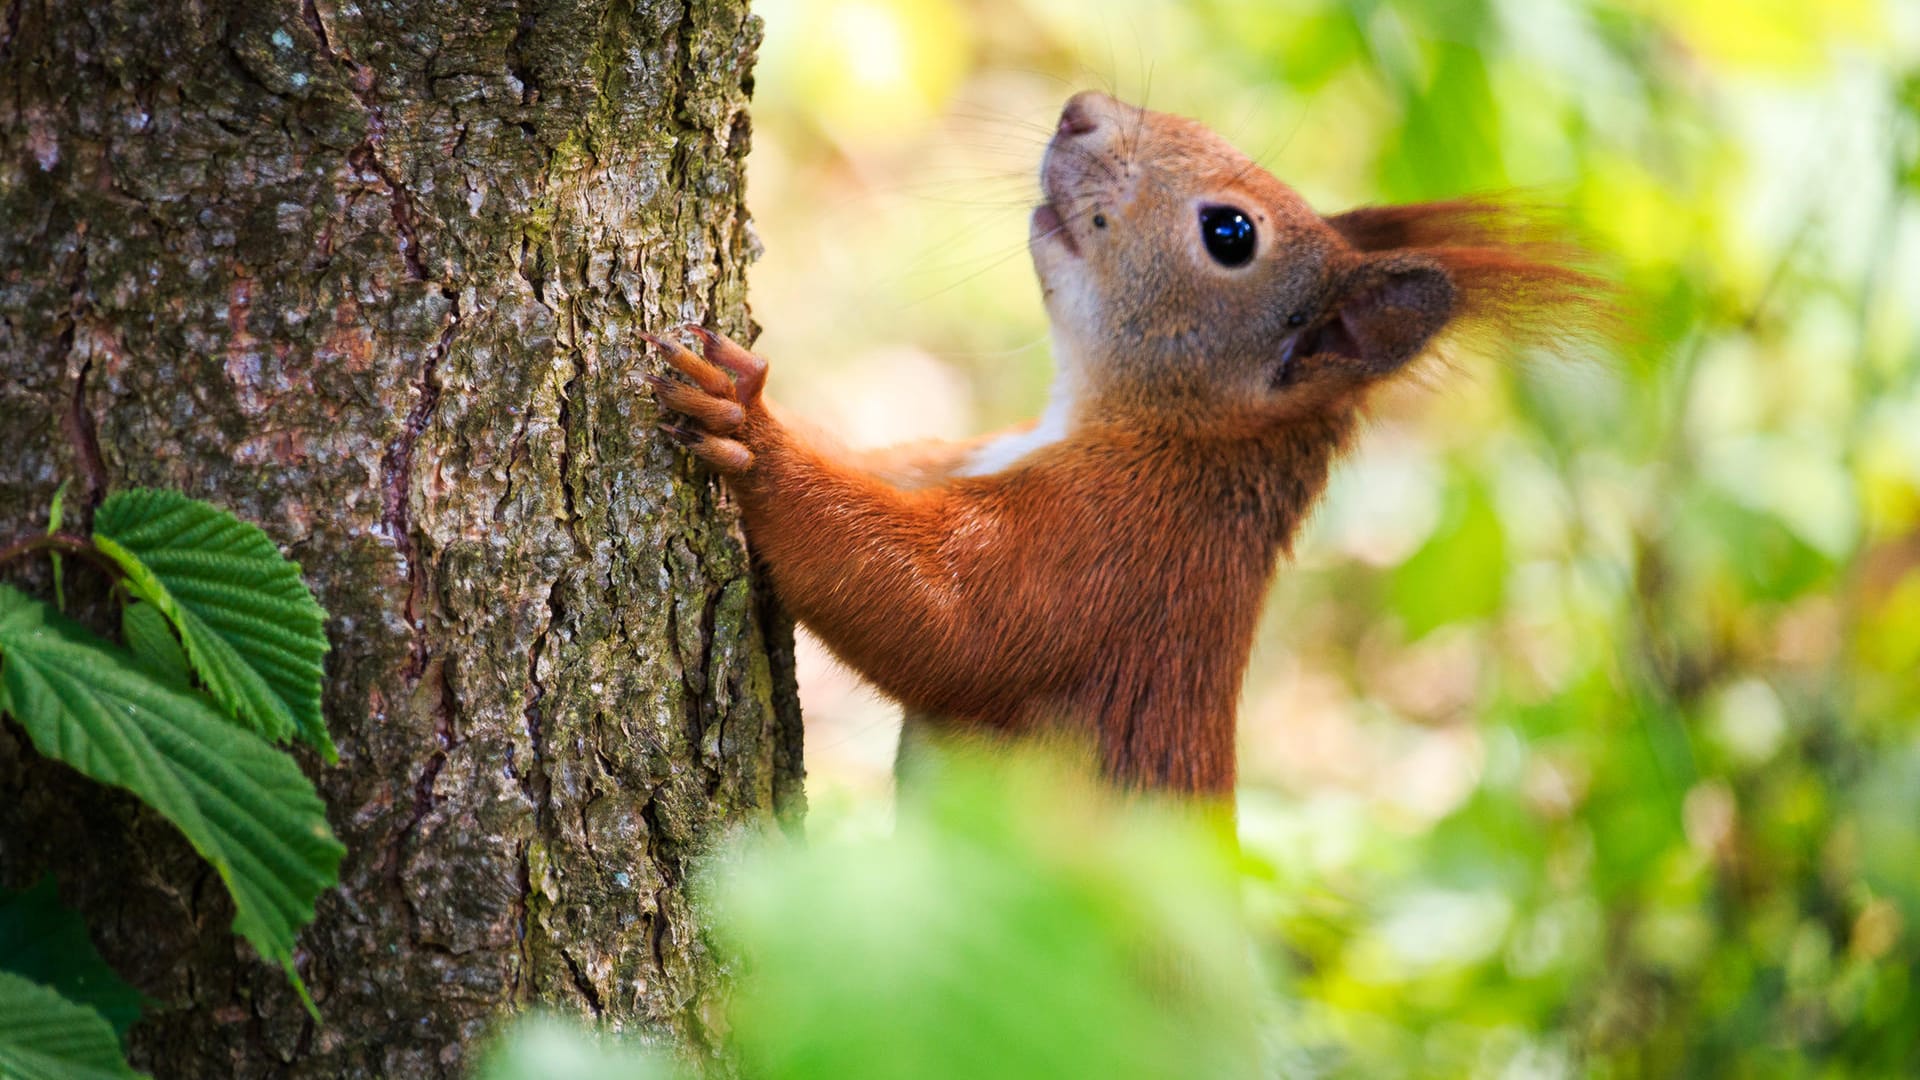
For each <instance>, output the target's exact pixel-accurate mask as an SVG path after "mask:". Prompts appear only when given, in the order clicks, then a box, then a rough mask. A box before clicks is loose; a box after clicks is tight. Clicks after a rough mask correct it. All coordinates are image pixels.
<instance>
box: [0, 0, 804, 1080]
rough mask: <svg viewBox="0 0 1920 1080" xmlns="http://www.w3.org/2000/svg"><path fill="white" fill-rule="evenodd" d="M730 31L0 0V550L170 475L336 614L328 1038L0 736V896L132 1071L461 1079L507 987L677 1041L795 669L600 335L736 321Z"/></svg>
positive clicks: (217, 923)
mask: <svg viewBox="0 0 1920 1080" xmlns="http://www.w3.org/2000/svg"><path fill="white" fill-rule="evenodd" d="M758 35H759V24H758V22H757V21H756V20H754V19H753V18H752V17H751V16H749V15H748V13H747V10H746V6H745V3H744V0H687V2H686V3H682V2H679V0H637V2H636V0H475V2H461V3H448V2H444V0H304V3H302V2H300V0H171V2H159V0H84V2H75V0H0V376H4V377H3V378H0V432H4V435H5V444H6V452H5V454H4V455H0V533H4V534H7V535H13V534H17V533H20V532H23V531H25V530H27V529H29V528H32V527H35V526H38V525H39V524H40V523H41V522H43V521H44V516H43V515H44V512H45V507H46V505H47V503H48V500H49V499H50V497H51V496H52V494H53V490H54V488H55V486H56V485H57V484H58V483H59V482H60V480H61V479H62V478H65V477H71V478H73V479H74V481H75V484H74V488H73V490H72V492H71V494H70V496H69V500H68V502H69V505H70V507H74V508H75V509H76V510H77V511H78V515H77V516H78V517H79V519H80V520H79V524H80V525H82V526H84V524H85V518H86V513H85V512H86V511H87V510H88V509H90V508H91V507H92V506H93V505H97V503H98V501H99V499H100V497H101V496H102V494H103V493H104V492H105V490H106V489H108V488H110V487H122V486H133V485H151V486H163V487H171V488H177V489H180V490H183V491H185V492H186V493H188V494H190V495H193V496H195V497H198V498H203V499H207V500H209V501H212V502H214V503H217V504H219V505H221V506H225V507H227V508H229V509H231V510H233V511H234V512H235V513H237V514H239V515H240V516H241V517H243V518H245V519H248V520H251V521H254V522H257V523H258V524H260V525H261V526H262V527H263V528H265V529H266V531H267V532H268V534H269V535H271V536H273V537H274V538H275V539H276V540H277V541H278V542H279V543H280V544H281V545H282V546H283V548H284V549H285V550H286V551H287V552H288V553H289V554H290V555H292V556H293V557H294V558H296V559H298V560H299V561H300V562H301V563H302V564H303V566H304V568H305V574H306V578H307V580H308V582H309V583H310V584H311V585H312V586H313V587H314V589H315V591H316V592H317V593H318V595H319V597H320V601H321V603H322V604H323V605H325V606H326V608H327V609H328V611H329V612H331V615H332V617H331V619H330V620H329V622H328V627H327V629H328V633H329V636H330V637H331V638H332V641H333V646H334V651H333V653H332V655H331V656H330V657H329V662H328V665H327V688H326V710H327V715H328V718H329V721H330V726H331V729H332V732H333V735H334V738H335V739H336V740H337V741H338V742H339V745H340V750H341V762H340V764H339V765H338V766H337V767H333V768H324V767H321V766H320V765H319V764H318V762H317V761H316V760H315V759H313V758H312V757H311V756H307V757H305V758H303V760H304V761H305V762H306V764H307V765H308V766H309V773H310V774H311V775H313V776H314V777H315V779H316V782H317V783H318V784H319V786H320V789H321V792H322V794H323V795H324V796H325V797H326V799H327V801H328V804H329V806H330V808H331V809H330V817H331V819H332V822H333V826H334V829H335V831H336V832H337V833H338V834H339V835H340V838H341V839H342V840H343V841H344V842H345V843H346V845H347V848H348V852H349V854H348V857H347V862H346V864H345V866H344V867H343V870H342V878H343V880H342V884H341V886H340V888H338V889H337V890H334V891H333V892H331V893H329V894H327V895H326V896H324V897H323V898H322V900H321V903H320V908H319V917H318V920H317V921H316V922H315V923H314V925H312V926H311V927H309V928H308V929H307V930H306V931H305V933H304V934H303V935H302V937H301V963H300V968H301V971H302V973H303V975H304V977H305V979H306V982H307V985H308V986H309V987H310V988H311V990H312V992H313V996H314V998H315V1000H316V1002H317V1003H318V1005H319V1007H320V1010H321V1012H322V1013H323V1014H324V1016H325V1022H324V1023H322V1024H319V1025H315V1024H313V1023H311V1022H310V1021H309V1020H308V1018H307V1016H306V1014H305V1012H304V1011H303V1010H302V1009H301V1007H300V1005H299V1004H298V1002H297V1001H296V1000H295V998H294V996H293V994H292V993H291V992H290V991H289V989H288V987H287V985H286V981H285V979H284V978H283V976H282V975H281V973H280V972H279V971H278V970H277V969H275V968H273V967H270V966H267V965H265V964H262V963H260V962H259V961H258V960H257V959H256V958H255V957H254V956H253V955H252V954H251V952H250V951H249V950H248V949H247V948H246V946H244V945H243V944H241V943H240V942H239V941H238V940H237V939H236V938H234V937H233V936H232V934H231V932H230V929H229V927H230V922H231V917H232V909H231V907H230V905H229V904H228V902H227V900H226V897H225V894H224V892H223V890H222V889H221V888H220V887H219V883H218V879H217V878H216V877H215V876H214V874H213V873H212V871H211V869H210V868H209V867H207V866H206V865H205V864H204V863H202V862H200V861H199V860H198V859H197V858H196V857H195V856H194V855H193V853H192V852H191V850H190V849H188V848H187V846H186V844H185V843H184V842H183V841H181V840H180V839H179V838H178V837H177V836H175V835H174V834H173V833H172V832H171V831H170V830H169V829H168V828H167V826H166V825H165V824H164V823H163V822H161V821H160V820H159V819H158V818H156V817H154V816H153V815H151V814H147V813H144V812H142V811H140V810H139V808H138V807H137V806H135V805H134V804H132V803H131V802H130V800H128V799H126V798H124V797H120V796H117V795H115V794H113V793H108V792H103V791H100V790H98V789H95V788H93V787H91V786H90V785H89V784H87V783H86V782H84V781H82V780H80V779H79V778H78V777H77V776H76V775H75V774H72V773H70V772H68V771H67V770H65V769H64V768H62V767H60V766H56V765H53V764H51V763H49V762H47V761H44V760H42V759H39V758H37V757H36V756H35V755H34V754H33V752H32V750H31V749H30V747H29V746H28V745H27V743H26V740H25V738H24V736H23V735H22V733H21V732H20V731H19V729H18V728H15V727H12V726H11V725H9V726H6V727H5V728H0V878H3V879H4V884H6V885H9V886H15V887H18V886H21V885H23V884H25V883H27V882H28V881H30V880H31V879H33V878H34V877H35V876H37V875H38V874H39V873H40V872H42V871H43V870H45V869H48V868H51V869H54V870H55V871H56V872H57V873H58V875H59V877H60V883H61V889H62V894H63V896H64V898H65V899H66V900H67V901H68V902H69V903H70V904H73V905H74V906H77V907H79V908H80V909H81V910H82V911H83V912H85V913H86V914H87V915H88V917H89V919H90V921H91V923H92V925H93V927H94V932H95V936H96V938H97V939H98V940H99V942H100V944H101V946H102V948H103V950H104V951H106V952H107V954H108V956H109V959H111V960H113V961H114V962H115V963H116V964H117V966H119V967H120V969H121V970H122V971H123V972H124V973H126V974H127V975H128V976H129V977H130V979H131V980H132V981H133V982H134V983H135V984H136V985H138V986H139V987H140V988H141V989H143V990H144V991H146V992H147V993H148V994H150V995H151V996H153V997H154V998H155V999H156V1000H157V1004H156V1005H155V1006H154V1008H153V1009H152V1010H150V1012H149V1015H148V1017H147V1019H145V1020H144V1021H143V1022H142V1023H141V1024H140V1025H139V1026H138V1027H137V1028H136V1029H135V1030H134V1033H133V1035H132V1054H133V1057H134V1060H135V1061H136V1063H137V1064H140V1065H142V1066H143V1067H145V1068H148V1069H151V1070H152V1071H154V1072H155V1073H156V1074H158V1075H161V1076H192V1077H201V1076H226V1075H241V1076H255V1075H314V1076H329V1077H331V1076H396V1077H404V1076H437V1075H450V1074H458V1073H461V1072H463V1071H464V1070H465V1068H466V1067H467V1066H468V1065H470V1064H471V1056H472V1053H473V1051H474V1050H475V1048H476V1046H477V1044H478V1041H479V1038H480V1036H481V1035H482V1033H483V1032H484V1030H485V1029H486V1028H487V1027H488V1026H489V1024H490V1022H491V1021H492V1020H493V1019H494V1018H496V1017H497V1016H498V1015H499V1014H500V1012H501V1011H502V1010H504V1009H507V1008H509V1007H511V1006H516V1005H524V1004H527V1003H530V1002H546V1003H551V1004H557V1005H560V1006H563V1007H573V1008H578V1009H580V1010H582V1011H588V1012H591V1013H593V1014H596V1015H599V1016H602V1017H604V1018H606V1019H608V1020H609V1021H612V1022H614V1023H615V1024H616V1025H617V1026H624V1027H627V1028H629V1029H632V1028H644V1029H645V1030H647V1031H649V1032H653V1033H656V1034H658V1035H660V1036H661V1037H663V1038H666V1039H669V1040H671V1041H673V1042H675V1043H677V1044H679V1045H681V1046H683V1047H685V1048H687V1049H688V1050H689V1051H691V1052H693V1053H695V1054H701V1053H710V1052H711V1051H712V1049H713V1045H714V1041H715V1039H716V1037H717V1036H716V1033H715V1031H714V1030H713V1029H714V1024H715V1021H714V1020H713V1011H712V1009H713V1007H714V1006H715V1005H716V1004H717V1000H718V999H717V995H718V994H719V993H720V991H721V989H722V987H721V986H720V981H719V977H718V973H717V972H716V970H715V965H714V964H713V962H712V961H711V960H710V959H709V958H708V957H707V955H706V952H705V950H704V948H703V943H702V937H701V928H700V925H699V922H698V919H697V913H696V912H695V910H694V908H693V906H692V901H691V897H690V895H689V892H688V888H687V880H688V877H689V874H690V873H691V872H692V870H693V869H694V867H695V865H696V864H697V860H698V855H699V852H700V851H701V849H702V847H703V845H705V844H707V843H708V842H709V841H711V840H712V839H714V838H715V837H716V835H717V834H718V833H720V832H721V831H722V830H724V829H725V828H727V827H729V826H731V825H735V824H738V823H751V822H761V821H766V820H769V819H770V818H772V817H773V816H774V815H775V813H776V811H778V812H779V813H781V814H783V815H787V814H791V813H793V812H797V808H798V792H799V777H800V763H799V727H798V710H797V705H796V703H795V698H794V695H793V688H792V683H791V679H792V675H791V671H792V668H791V646H790V640H791V638H790V630H789V628H788V627H787V626H786V625H785V624H783V623H782V622H781V621H779V619H778V618H777V616H776V615H775V614H774V613H773V612H772V610H771V608H770V606H769V605H767V604H765V603H764V602H763V597H762V596H761V595H760V594H759V593H757V592H756V591H755V587H754V583H753V581H752V579H751V578H750V577H749V575H748V566H747V560H746V557H745V554H744V551H743V549H742V547H741V545H740V540H739V534H738V530H737V529H735V528H734V527H733V525H732V522H731V518H730V517H729V516H728V515H726V514H725V513H723V512H722V509H721V508H719V507H718V506H717V504H716V499H715V491H716V489H715V487H714V485H713V484H712V483H711V482H709V481H708V480H707V479H705V478H703V477H702V476H700V475H698V474H697V473H695V472H694V471H693V470H692V468H691V467H690V466H689V464H688V462H687V460H686V459H685V458H684V457H683V455H682V454H681V453H680V452H679V451H678V449H677V448H676V447H674V446H673V445H672V444H671V443H669V442H667V441H665V440H662V439H660V438H657V437H656V436H655V433H654V423H655V421H656V413H655V411H654V408H653V406H652V404H651V403H650V401H649V400H648V398H647V397H646V395H645V394H644V393H643V392H639V390H640V388H639V386H638V383H637V378H636V377H637V375H638V374H639V373H640V372H641V370H642V369H643V368H645V367H648V366H650V365H651V364H652V363H653V361H652V360H650V359H649V358H648V357H647V355H646V353H645V350H644V349H643V347H642V346H641V344H640V343H639V339H638V338H637V336H636V331H637V330H639V329H640V328H642V327H647V328H652V329H656V330H665V329H667V328H668V327H670V326H671V325H672V324H674V323H676V322H678V321H680V320H685V319H697V320H707V321H709V322H710V324H712V325H716V326H719V327H721V328H723V329H726V330H728V331H730V332H736V333H738V332H744V331H746V330H747V329H748V327H747V325H746V324H747V317H746V313H745V308H744V304H743V297H742V271H743V268H744V264H745V263H746V261H747V260H748V259H749V258H750V256H751V254H752V248H753V244H754V240H753V237H752V232H751V229H750V227H749V226H748V224H747V217H746V214H745V211H744V208H743V205H742V201H741V197H742V187H741V178H742V177H741V174H742V163H743V160H744V157H745V154H746V151H747V138H748V128H747V117H746V112H745V107H746V100H747V95H748V91H749V90H750V87H751V76H750V74H749V72H750V69H751V61H752V57H753V51H754V48H755V46H756V44H757V42H758ZM72 516H73V515H72V512H70V520H71V518H72ZM80 573H81V571H79V570H70V571H69V575H70V576H73V575H77V574H80Z"/></svg>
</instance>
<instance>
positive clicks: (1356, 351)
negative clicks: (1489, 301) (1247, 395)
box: [1288, 252, 1457, 377]
mask: <svg viewBox="0 0 1920 1080" xmlns="http://www.w3.org/2000/svg"><path fill="white" fill-rule="evenodd" d="M1456 298H1457V297H1456V291H1455V289H1454V285H1453V279H1452V277H1451V276H1450V275H1448V273H1447V271H1446V269H1445V268H1443V267H1442V266H1441V265H1440V263H1439V262H1437V261H1435V260H1432V259H1429V258H1425V257H1423V256H1420V255H1413V254H1408V253H1403V252H1393V253H1388V254H1383V255H1370V256H1366V257H1364V258H1363V259H1362V260H1361V262H1360V263H1359V265H1358V266H1356V267H1355V269H1354V271H1353V272H1352V274H1351V275H1350V277H1349V279H1348V282H1347V284H1346V286H1345V288H1343V289H1342V290H1341V292H1340V295H1339V297H1338V299H1336V300H1335V301H1334V302H1333V305H1332V306H1331V308H1330V310H1329V311H1328V312H1327V314H1326V316H1325V317H1324V318H1322V319H1321V321H1320V322H1318V323H1316V324H1314V325H1313V326H1311V327H1309V328H1308V329H1307V330H1305V331H1303V332H1302V333H1301V335H1300V337H1299V338H1297V339H1296V340H1295V341H1294V343H1293V345H1292V346H1291V347H1290V348H1289V349H1288V359H1289V360H1292V359H1294V358H1298V359H1299V360H1301V361H1306V360H1309V359H1315V358H1317V363H1316V364H1315V366H1319V367H1325V368H1331V369H1337V370H1341V371H1345V372H1346V373H1348V374H1350V375H1354V376H1361V377H1365V376H1372V375H1384V374H1386V373H1387V372H1390V371H1393V370H1394V369H1396V368H1398V367H1400V366H1401V365H1402V364H1405V363H1406V362H1407V361H1409V360H1412V359H1413V358H1414V357H1415V356H1417V355H1418V354H1419V352H1420V350H1421V349H1423V348H1425V347H1426V345H1427V342H1429V341H1431V340H1432V339H1433V336H1434V335H1435V334H1437V333H1439V332H1440V330H1441V328H1442V327H1444V326H1446V325H1447V321H1448V320H1449V319H1451V318H1452V317H1453V314H1454V307H1455V302H1456ZM1294 367H1295V365H1293V364H1291V363H1290V364H1288V368H1289V369H1290V371H1289V374H1291V373H1292V370H1291V369H1294Z"/></svg>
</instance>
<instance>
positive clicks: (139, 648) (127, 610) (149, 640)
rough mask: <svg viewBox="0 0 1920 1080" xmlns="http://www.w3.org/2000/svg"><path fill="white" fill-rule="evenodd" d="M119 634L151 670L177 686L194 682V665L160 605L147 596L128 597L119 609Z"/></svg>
mask: <svg viewBox="0 0 1920 1080" xmlns="http://www.w3.org/2000/svg"><path fill="white" fill-rule="evenodd" d="M120 636H121V637H122V638H123V639H125V641H126V643H127V648H128V649H130V650H131V651H132V652H133V658H134V659H135V660H138V661H140V663H141V665H142V666H144V667H145V668H146V669H147V670H148V671H151V672H152V673H153V674H155V675H157V676H159V677H161V678H162V679H165V680H166V681H167V682H170V683H173V684H175V685H177V686H182V687H185V686H189V685H191V683H192V680H191V678H190V676H191V675H192V674H193V668H192V667H191V666H190V665H188V663H187V654H186V653H185V652H184V651H182V650H181V648H180V639H179V638H177V637H174V636H173V627H171V626H169V625H168V624H167V617H166V616H164V615H162V614H160V609H159V608H157V607H154V606H153V605H152V604H149V603H147V602H146V601H144V600H132V601H129V602H128V603H127V606H126V607H124V608H122V609H121V610H120Z"/></svg>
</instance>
